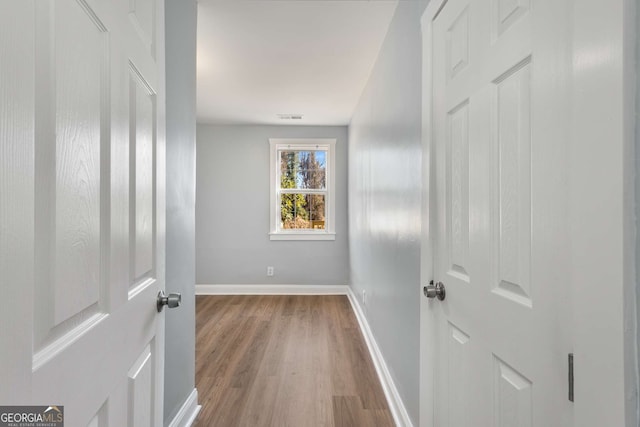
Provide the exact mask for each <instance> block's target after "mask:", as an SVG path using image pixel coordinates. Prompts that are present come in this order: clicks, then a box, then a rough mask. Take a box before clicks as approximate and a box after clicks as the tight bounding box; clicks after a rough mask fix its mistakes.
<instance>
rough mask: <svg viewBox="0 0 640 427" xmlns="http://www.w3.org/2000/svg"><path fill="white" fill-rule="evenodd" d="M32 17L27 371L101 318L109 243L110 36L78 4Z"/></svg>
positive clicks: (45, 7) (66, 1)
mask: <svg viewBox="0 0 640 427" xmlns="http://www.w3.org/2000/svg"><path fill="white" fill-rule="evenodd" d="M37 20H38V23H39V24H40V25H41V27H40V32H39V33H37V40H36V64H37V66H38V70H37V74H36V87H38V88H41V89H42V90H41V91H39V94H40V96H41V98H40V101H41V102H40V103H39V104H38V107H37V110H36V118H35V119H36V124H38V125H40V126H39V127H38V128H37V133H36V139H35V151H36V194H35V200H36V202H35V203H36V204H35V210H36V213H35V218H36V223H35V225H36V230H35V231H36V234H37V236H38V239H39V243H40V244H38V245H37V247H36V254H35V255H36V257H35V267H36V283H35V286H36V294H37V295H41V296H43V297H42V298H36V299H35V301H34V303H35V319H34V321H35V324H34V329H35V330H34V341H35V343H34V344H35V346H34V351H35V354H34V368H37V367H38V366H40V365H41V364H42V363H44V362H45V361H46V360H47V359H49V358H51V357H53V356H54V355H55V354H57V353H59V352H60V351H62V350H64V348H65V347H66V346H67V345H68V344H69V343H71V342H72V341H73V340H74V339H75V338H77V337H78V336H80V335H82V333H84V331H86V330H87V329H88V328H90V327H91V326H92V325H94V324H95V323H96V322H98V321H99V320H100V319H102V318H104V316H105V315H106V314H105V311H106V309H107V302H106V288H105V286H106V284H105V267H106V260H107V258H106V253H107V251H108V250H107V248H108V247H107V245H108V242H109V239H108V238H107V235H108V232H109V228H108V227H109V225H108V219H109V215H108V209H109V198H108V197H106V194H107V191H108V189H109V186H108V183H109V173H108V167H107V165H108V163H107V162H108V156H105V153H107V152H108V150H109V141H108V138H107V136H106V135H107V134H106V132H107V129H108V122H107V120H108V117H109V99H108V95H107V94H108V90H109V72H108V70H109V67H108V63H107V59H108V39H109V37H108V32H107V29H106V28H105V26H104V25H103V24H102V22H101V21H100V19H99V18H98V17H97V16H96V15H95V13H94V12H93V10H92V9H91V8H90V7H89V5H88V4H87V3H85V2H84V1H82V0H79V1H75V0H61V1H57V2H51V3H47V4H45V3H41V4H39V5H38V9H37ZM51 40H52V41H53V42H50V41H51Z"/></svg>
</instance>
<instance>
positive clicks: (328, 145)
mask: <svg viewBox="0 0 640 427" xmlns="http://www.w3.org/2000/svg"><path fill="white" fill-rule="evenodd" d="M336 142H337V139H336V138H269V153H270V154H269V165H270V166H269V186H270V189H269V196H270V197H269V203H270V205H269V224H270V225H269V239H270V240H335V239H336V238H335V234H336V233H335V231H336V225H335V223H336V203H335V199H336V186H335V182H336ZM282 145H287V146H291V147H293V148H296V149H300V148H303V147H304V146H309V145H315V146H318V147H321V148H323V149H326V150H327V152H328V153H327V159H326V161H327V176H326V194H327V195H326V197H325V209H326V213H325V214H326V217H325V228H326V230H325V231H324V232H317V231H316V232H310V231H305V230H303V231H300V232H295V231H290V230H287V231H286V232H282V231H280V230H279V222H278V221H279V219H278V213H279V208H278V207H279V195H278V192H277V191H276V183H277V182H278V178H277V177H278V176H279V172H278V171H279V167H278V155H277V153H278V148H279V146H282Z"/></svg>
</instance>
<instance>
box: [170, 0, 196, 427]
mask: <svg viewBox="0 0 640 427" xmlns="http://www.w3.org/2000/svg"><path fill="white" fill-rule="evenodd" d="M165 8H166V9H165V12H166V15H165V17H166V18H165V21H166V61H167V63H166V70H167V88H166V89H167V134H166V135H167V261H166V268H167V275H166V277H167V283H166V289H167V292H180V293H182V306H181V307H179V308H177V309H173V310H165V316H166V318H165V319H166V329H165V331H166V345H165V380H164V419H165V424H168V423H169V422H170V421H171V420H172V419H173V418H174V416H175V415H176V413H177V412H178V410H179V409H180V407H181V406H182V404H183V403H184V401H185V400H186V399H187V398H188V397H189V395H190V394H191V392H192V391H193V389H194V387H195V296H194V294H195V286H194V284H195V170H194V167H195V157H196V153H195V149H196V0H166V1H165Z"/></svg>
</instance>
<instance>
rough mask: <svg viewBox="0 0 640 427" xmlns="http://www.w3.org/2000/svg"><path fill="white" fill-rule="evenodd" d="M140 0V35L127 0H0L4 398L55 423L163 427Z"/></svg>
mask: <svg viewBox="0 0 640 427" xmlns="http://www.w3.org/2000/svg"><path fill="white" fill-rule="evenodd" d="M138 3H140V2H138ZM142 3H144V5H142V6H140V7H139V8H137V9H136V10H137V12H136V16H137V17H138V18H139V19H140V22H143V20H146V21H144V22H143V24H144V26H146V27H145V28H147V31H148V36H149V40H148V43H147V44H145V43H144V42H143V40H141V38H140V35H139V34H138V31H137V30H136V28H135V25H134V23H133V22H132V19H131V7H132V6H131V4H130V2H129V0H117V1H108V2H104V1H98V0H42V1H29V0H25V1H20V2H3V3H2V5H0V55H1V56H2V58H3V61H2V64H1V68H2V72H1V73H0V124H1V125H2V129H1V130H0V165H1V166H2V169H1V172H0V189H1V191H0V255H1V257H0V280H2V281H3V286H2V288H3V290H6V292H7V297H8V298H9V301H10V304H7V309H6V310H4V311H3V312H2V314H0V324H1V325H3V326H2V329H1V330H0V332H1V334H2V335H1V337H2V340H0V342H1V344H0V350H1V351H0V377H2V378H3V379H4V381H3V385H0V402H2V403H3V404H13V405H62V406H64V407H65V408H64V409H65V411H64V414H65V421H66V425H73V426H83V425H92V426H123V425H127V422H129V424H130V425H135V426H139V425H149V426H156V425H162V424H163V420H162V402H163V396H162V391H163V381H162V375H163V369H164V368H163V363H164V361H163V357H164V350H163V346H164V318H163V315H162V314H158V313H157V310H156V304H155V303H156V296H157V294H158V291H159V290H160V289H163V288H164V262H163V261H162V260H163V257H164V229H163V227H164V186H163V183H164V163H163V159H162V153H164V148H163V147H164V130H163V127H164V121H163V120H164V119H163V117H164V113H163V105H162V103H163V102H164V101H163V100H164V98H163V90H164V89H163V85H164V80H163V78H164V77H163V76H164V68H163V67H164V65H163V58H164V56H163V55H162V54H157V52H161V51H162V49H163V46H164V41H163V32H162V30H161V29H162V28H163V26H162V25H158V24H157V23H158V22H163V21H164V16H163V15H162V13H163V7H162V5H163V3H162V2H161V1H160V0H148V1H146V2H142ZM143 6H144V7H143ZM156 57H157V58H158V60H156ZM5 281H7V282H6V284H5ZM4 325H7V326H6V327H5V326H4Z"/></svg>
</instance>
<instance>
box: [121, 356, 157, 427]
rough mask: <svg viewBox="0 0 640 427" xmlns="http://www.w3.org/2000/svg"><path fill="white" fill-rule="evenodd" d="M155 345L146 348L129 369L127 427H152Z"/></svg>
mask: <svg viewBox="0 0 640 427" xmlns="http://www.w3.org/2000/svg"><path fill="white" fill-rule="evenodd" d="M154 348H155V344H150V345H149V346H147V347H146V348H145V349H144V351H143V352H142V354H140V356H139V357H138V359H137V360H136V361H135V363H134V364H133V366H132V367H131V369H129V373H128V375H127V377H128V387H127V388H128V390H127V393H128V398H127V402H128V403H127V412H128V426H129V427H152V426H153V418H154V414H153V412H154V411H153V402H154V400H155V399H154V381H155V379H154V357H153V356H154V355H153V352H152V349H154Z"/></svg>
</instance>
